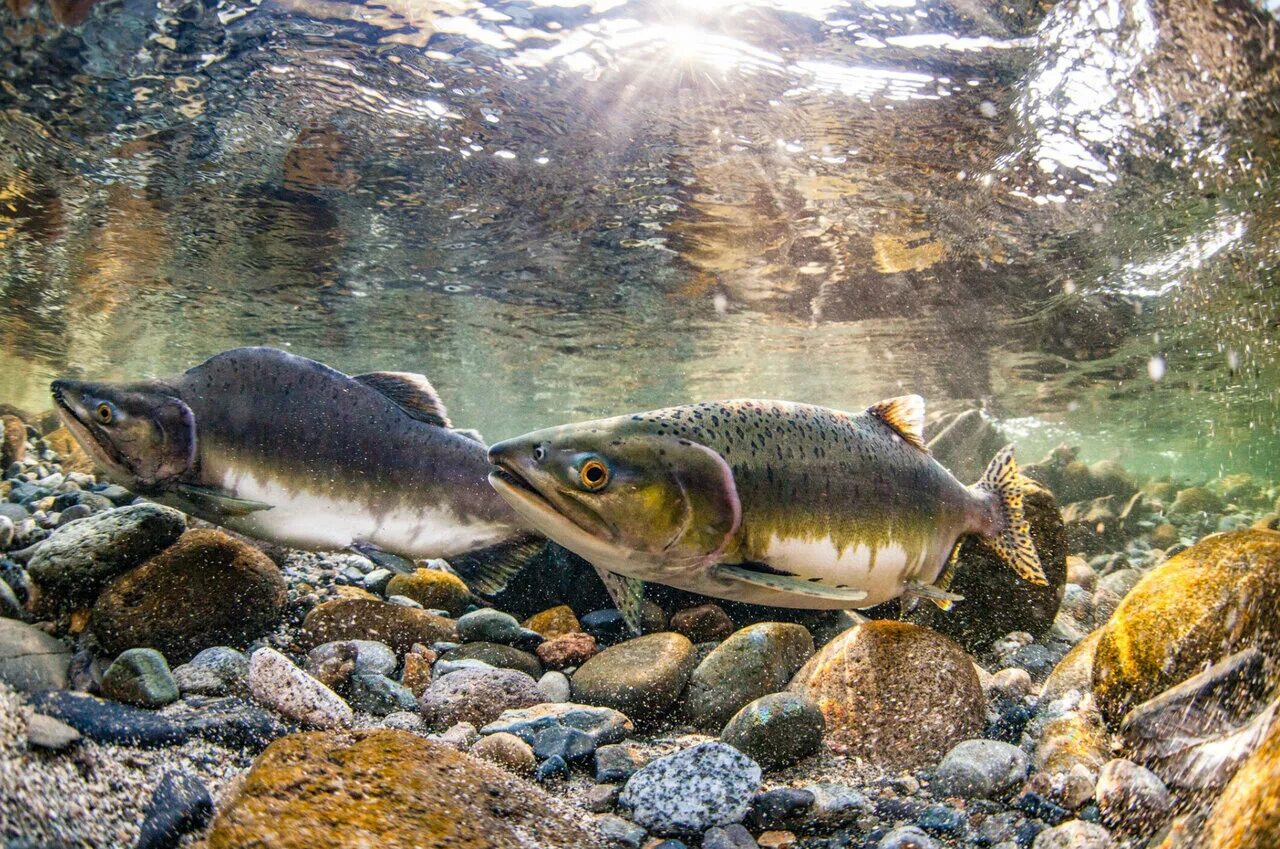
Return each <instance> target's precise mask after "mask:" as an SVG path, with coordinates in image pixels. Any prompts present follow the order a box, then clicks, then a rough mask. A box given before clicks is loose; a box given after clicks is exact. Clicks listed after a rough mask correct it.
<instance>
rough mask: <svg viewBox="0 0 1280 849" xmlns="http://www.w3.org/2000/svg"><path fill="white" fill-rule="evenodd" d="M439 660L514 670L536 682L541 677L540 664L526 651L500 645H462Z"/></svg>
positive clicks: (441, 656)
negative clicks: (477, 662)
mask: <svg viewBox="0 0 1280 849" xmlns="http://www.w3.org/2000/svg"><path fill="white" fill-rule="evenodd" d="M440 659H441V660H449V661H458V660H479V661H481V662H483V663H487V664H489V665H490V666H494V667H497V668H498V669H515V670H517V671H519V672H523V673H524V674H525V675H528V676H529V677H530V678H533V679H534V680H537V679H538V678H540V677H541V676H542V671H543V670H542V664H541V663H539V662H538V658H536V657H534V656H533V655H531V654H530V653H529V652H527V651H521V650H520V649H518V648H515V647H514V646H504V645H503V644H502V643H486V642H479V643H464V644H463V645H460V646H458V647H457V648H456V649H449V650H448V651H447V652H445V653H444V654H442V655H440Z"/></svg>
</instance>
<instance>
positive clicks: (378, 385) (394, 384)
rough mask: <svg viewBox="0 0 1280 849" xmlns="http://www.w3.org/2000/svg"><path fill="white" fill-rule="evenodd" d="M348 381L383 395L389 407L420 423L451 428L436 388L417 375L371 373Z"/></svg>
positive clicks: (388, 372)
mask: <svg viewBox="0 0 1280 849" xmlns="http://www.w3.org/2000/svg"><path fill="white" fill-rule="evenodd" d="M351 379H352V380H358V381H360V382H361V383H363V384H364V385H365V386H367V387H369V388H370V389H372V390H374V391H375V392H380V393H382V394H383V395H385V396H386V397H387V398H389V399H390V400H391V403H393V404H395V405H396V406H397V407H399V408H400V409H402V410H404V411H405V413H407V414H408V415H409V416H410V417H412V418H415V419H417V420H418V421H420V422H426V423H427V424H433V425H439V426H440V427H453V425H452V424H450V423H449V414H448V413H447V412H446V411H445V408H444V402H443V401H441V400H440V396H439V395H437V394H436V390H435V387H433V386H432V385H431V383H430V381H428V380H427V379H426V378H425V377H423V376H422V375H420V374H413V373H411V372H407V371H371V372H369V373H368V374H357V375H356V376H355V377H353V378H351Z"/></svg>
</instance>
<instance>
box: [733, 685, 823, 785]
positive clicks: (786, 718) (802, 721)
mask: <svg viewBox="0 0 1280 849" xmlns="http://www.w3.org/2000/svg"><path fill="white" fill-rule="evenodd" d="M825 728H826V721H825V720H824V719H823V718H822V711H821V710H819V709H818V706H817V705H816V704H814V702H813V700H812V699H809V698H808V697H806V696H802V695H799V694H798V693H770V694H769V695H767V696H761V697H760V698H758V699H756V700H754V701H752V702H749V703H747V704H746V705H745V706H744V707H743V708H742V709H741V710H739V711H738V712H737V713H736V714H734V715H733V718H731V719H730V720H729V724H728V725H726V726H725V727H724V730H723V731H722V732H720V739H721V740H722V741H723V742H725V743H728V744H729V745H730V746H733V747H734V748H735V749H737V750H738V751H739V752H742V753H743V754H744V755H746V756H747V757H749V758H751V759H752V760H754V761H755V762H756V763H758V764H760V766H761V767H763V768H764V769H777V768H779V767H784V766H789V765H791V764H793V763H795V762H796V761H799V760H802V759H803V758H807V757H809V756H810V755H812V754H814V753H816V752H817V751H818V749H820V748H821V747H822V733H823V731H824V730H825Z"/></svg>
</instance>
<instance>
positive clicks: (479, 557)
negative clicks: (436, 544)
mask: <svg viewBox="0 0 1280 849" xmlns="http://www.w3.org/2000/svg"><path fill="white" fill-rule="evenodd" d="M546 545H547V540H546V538H544V537H540V536H534V535H533V534H521V535H520V536H518V537H516V538H515V539H512V540H508V541H507V542H500V543H498V544H497V545H491V546H488V547H486V548H478V549H476V550H475V551H468V552H466V553H465V554H459V555H456V556H454V557H451V558H449V566H450V567H452V568H453V571H454V572H456V573H457V574H458V577H459V578H461V579H462V580H464V581H466V582H467V586H469V587H471V589H473V590H475V591H476V592H478V593H480V594H481V595H494V594H496V593H499V592H501V591H502V590H503V589H504V588H505V587H506V586H507V584H508V583H509V582H510V581H511V579H512V578H514V577H515V576H516V574H517V573H518V572H519V571H520V570H521V569H523V568H524V567H525V566H526V565H527V564H528V563H529V561H530V560H532V559H533V558H534V557H535V556H537V555H538V553H539V552H541V551H542V549H543V548H545V547H546Z"/></svg>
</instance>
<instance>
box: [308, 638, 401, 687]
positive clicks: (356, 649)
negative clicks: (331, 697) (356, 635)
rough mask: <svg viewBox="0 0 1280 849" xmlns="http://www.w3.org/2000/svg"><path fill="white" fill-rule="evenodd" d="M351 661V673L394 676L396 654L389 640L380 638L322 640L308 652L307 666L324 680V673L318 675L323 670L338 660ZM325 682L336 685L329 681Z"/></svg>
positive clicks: (341, 662) (340, 661)
mask: <svg viewBox="0 0 1280 849" xmlns="http://www.w3.org/2000/svg"><path fill="white" fill-rule="evenodd" d="M348 661H349V662H350V664H351V669H350V670H349V672H348V675H352V674H354V675H392V674H393V673H395V671H396V653H395V652H393V651H392V650H391V647H390V646H388V645H387V644H386V643H380V642H378V641H377V640H337V641H334V642H332V643H322V644H321V645H318V646H316V647H315V648H313V649H312V650H311V651H309V652H307V660H306V665H305V668H306V670H307V672H308V673H309V674H311V675H312V676H314V677H315V678H317V679H319V680H321V681H325V676H324V675H322V674H318V673H320V672H321V670H322V669H324V670H326V671H329V670H330V668H331V667H332V666H333V664H334V663H335V662H337V664H338V665H343V664H344V663H346V662H348ZM343 677H344V678H345V677H346V676H343ZM325 684H326V685H327V686H330V687H332V686H333V684H331V683H330V682H328V681H325Z"/></svg>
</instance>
